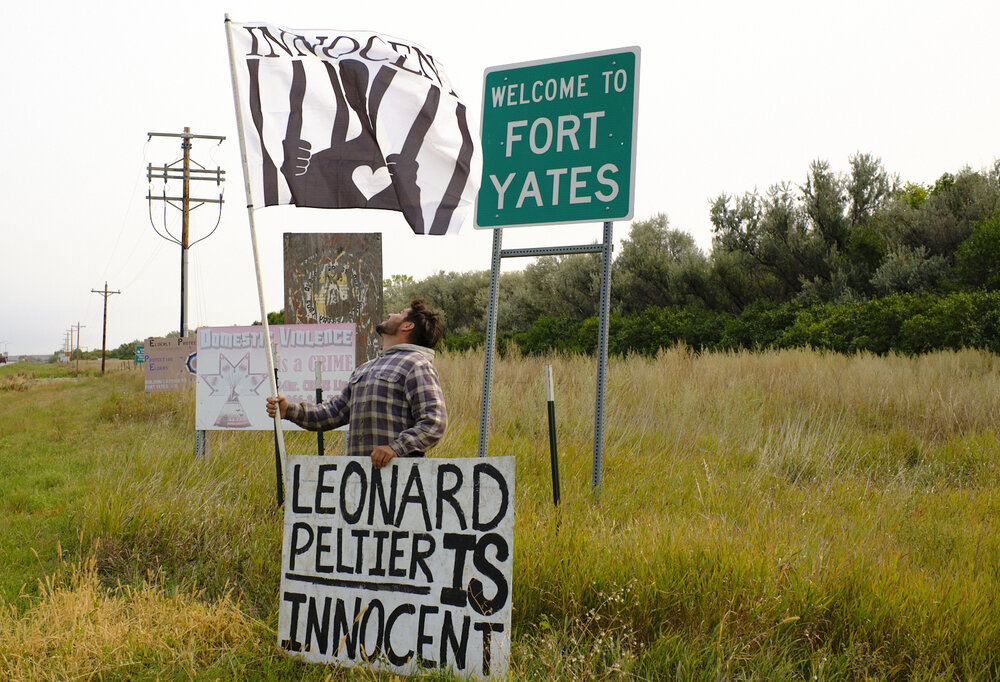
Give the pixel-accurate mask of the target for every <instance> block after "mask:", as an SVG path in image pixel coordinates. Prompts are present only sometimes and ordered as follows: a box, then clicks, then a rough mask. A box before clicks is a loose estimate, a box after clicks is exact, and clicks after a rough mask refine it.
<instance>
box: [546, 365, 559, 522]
mask: <svg viewBox="0 0 1000 682" xmlns="http://www.w3.org/2000/svg"><path fill="white" fill-rule="evenodd" d="M545 383H546V387H547V392H548V398H549V400H548V403H549V459H550V462H551V464H552V502H553V504H555V505H556V506H558V505H559V452H558V449H557V448H556V400H555V394H554V391H553V390H552V365H545Z"/></svg>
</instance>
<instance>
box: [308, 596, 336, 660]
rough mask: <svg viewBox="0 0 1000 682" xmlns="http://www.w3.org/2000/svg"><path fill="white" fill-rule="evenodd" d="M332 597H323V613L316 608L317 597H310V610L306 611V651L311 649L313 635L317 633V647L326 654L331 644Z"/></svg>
mask: <svg viewBox="0 0 1000 682" xmlns="http://www.w3.org/2000/svg"><path fill="white" fill-rule="evenodd" d="M332 601H333V599H332V598H331V597H325V598H324V599H323V615H322V616H320V614H319V612H318V611H317V610H316V598H315V597H309V610H308V612H307V613H306V651H310V650H311V649H310V647H311V646H312V638H313V635H314V634H315V635H316V647H317V648H318V649H319V652H320V653H321V654H323V655H324V656H325V655H326V650H327V648H328V647H329V644H330V603H331V602H332Z"/></svg>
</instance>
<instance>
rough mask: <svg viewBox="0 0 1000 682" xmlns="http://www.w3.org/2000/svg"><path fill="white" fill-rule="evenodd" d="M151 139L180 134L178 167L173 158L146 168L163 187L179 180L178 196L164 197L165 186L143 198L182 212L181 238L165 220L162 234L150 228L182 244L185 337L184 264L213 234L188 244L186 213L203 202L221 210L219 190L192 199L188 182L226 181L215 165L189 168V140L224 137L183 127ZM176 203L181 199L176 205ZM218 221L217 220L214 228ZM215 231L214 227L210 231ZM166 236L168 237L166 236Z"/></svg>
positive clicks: (183, 298)
mask: <svg viewBox="0 0 1000 682" xmlns="http://www.w3.org/2000/svg"><path fill="white" fill-rule="evenodd" d="M148 135H149V137H150V138H153V137H179V138H181V152H182V153H181V158H180V159H179V160H178V161H179V162H180V163H181V167H180V168H177V167H176V164H177V163H178V161H174V162H173V163H171V164H164V165H163V166H157V167H154V166H153V164H148V165H147V167H146V179H147V180H148V181H149V182H150V183H152V181H153V180H154V179H156V180H162V181H163V182H164V186H165V185H166V183H167V182H169V181H170V180H180V181H181V183H182V191H181V196H179V197H170V196H167V193H166V189H164V191H163V194H162V195H161V196H154V195H153V192H152V190H150V192H149V193H148V194H147V195H146V198H147V199H148V200H150V201H153V200H154V199H155V200H157V201H163V202H165V203H169V204H170V205H171V206H173V207H174V208H179V209H180V211H181V235H180V238H178V237H175V236H174V235H172V234H170V232H169V231H168V230H167V226H166V223H165V222H164V225H163V231H164V233H165V234H161V233H160V231H159V230H157V229H156V225H155V223H154V225H153V229H154V230H156V233H157V234H159V235H160V236H161V237H163V238H164V239H166V240H167V241H171V242H173V243H175V244H178V245H180V247H181V326H180V334H181V336H182V337H184V336H187V270H188V268H187V265H188V249H189V248H191V247H192V246H194V244H196V243H198V242H200V241H201V240H202V239H206V238H207V237H209V236H210V235H211V234H212V233H211V232H209V233H208V235H205V236H204V237H202V238H201V239H198V240H195V242H194V244H192V243H191V239H190V229H189V226H190V218H189V214H190V212H191V211H192V210H194V209H195V208H198V207H199V206H201V205H202V204H219V215H220V217H221V214H222V213H221V212H222V193H221V190H220V193H219V198H218V199H201V198H192V196H191V181H192V180H214V181H215V184H216V186H220V187H221V185H222V183H223V182H225V177H223V176H224V175H225V174H226V171H224V170H222V168H220V167H216V168H215V170H212V169H209V168H205V167H204V166H202V165H201V164H200V163H198V162H197V161H194V162H193V163H194V164H195V165H196V166H197V168H192V167H191V164H192V160H191V140H192V139H202V140H217V141H218V142H219V143H221V142H222V141H223V140H225V139H226V138H225V137H223V136H219V135H195V134H194V133H192V132H191V128H189V127H185V128H184V132H183V133H148ZM192 201H193V202H197V203H196V204H195V206H193V207H192V206H191V202H192ZM175 202H180V205H179V206H178V205H177V204H176V203H175ZM150 219H152V214H150ZM218 225H219V223H218V222H216V227H218ZM214 231H215V230H214V229H213V230H212V232H214ZM167 235H169V236H167Z"/></svg>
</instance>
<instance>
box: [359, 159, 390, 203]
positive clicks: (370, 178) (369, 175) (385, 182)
mask: <svg viewBox="0 0 1000 682" xmlns="http://www.w3.org/2000/svg"><path fill="white" fill-rule="evenodd" d="M351 180H353V181H354V186H355V187H357V188H358V191H360V192H361V193H362V194H363V195H365V199H371V198H372V197H373V196H375V195H376V194H378V193H379V192H381V191H382V190H384V189H385V188H386V187H388V186H389V185H391V184H392V176H390V175H389V169H388V168H387V167H386V166H380V167H379V169H378V170H375V171H372V169H371V166H358V167H357V168H355V169H354V172H353V173H351Z"/></svg>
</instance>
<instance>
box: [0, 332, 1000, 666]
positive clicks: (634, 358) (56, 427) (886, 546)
mask: <svg viewBox="0 0 1000 682" xmlns="http://www.w3.org/2000/svg"><path fill="white" fill-rule="evenodd" d="M546 363H550V364H552V365H553V368H554V374H555V379H556V412H557V418H558V427H559V448H560V450H559V451H560V468H561V478H562V500H563V503H562V505H561V507H560V508H555V507H554V506H553V504H552V491H551V477H550V472H549V465H548V461H549V456H548V438H547V432H546V425H547V415H546V410H545V391H544V386H545V382H544V365H545V364H546ZM18 364H22V363H18ZM438 366H439V370H440V373H441V376H442V379H443V382H444V389H445V392H446V395H447V397H448V407H449V414H450V421H451V427H450V430H449V432H448V434H447V436H446V437H445V439H444V441H443V442H442V443H441V445H440V446H439V447H438V449H437V450H436V452H435V455H437V456H441V457H468V456H474V454H475V450H476V442H477V437H478V421H479V394H480V390H481V376H482V367H483V356H482V353H481V352H477V351H467V352H462V353H446V354H443V355H442V356H440V358H439V360H438ZM15 367H16V366H14V367H11V368H3V369H2V370H0V381H7V380H9V379H10V377H11V376H19V375H21V374H23V375H26V378H24V379H23V382H24V384H23V386H21V387H19V388H0V397H3V398H5V407H4V409H3V410H0V515H2V518H3V519H4V523H3V525H2V530H0V556H2V557H3V558H4V570H3V571H2V572H0V679H2V680H46V679H49V680H65V679H104V680H116V679H122V680H125V679H128V680H133V679H140V680H142V679H148V680H153V679H189V678H191V679H233V680H236V679H239V680H243V679H260V680H269V679H304V680H326V679H369V680H375V679H386V680H388V679H392V676H390V675H384V674H375V673H370V672H366V671H344V670H339V669H335V668H328V667H321V666H314V665H304V664H300V663H297V662H295V661H293V660H291V659H288V658H286V657H285V656H283V655H282V654H281V653H280V651H279V650H278V648H277V646H276V642H275V639H276V635H275V631H276V626H277V609H278V600H277V593H278V584H279V561H280V543H281V537H280V533H281V530H280V528H281V525H280V523H281V515H280V511H279V510H278V509H276V507H275V502H274V485H275V482H274V469H273V450H272V447H273V445H272V441H271V436H270V434H266V433H251V434H248V433H213V434H211V440H210V454H209V456H208V457H206V458H204V459H196V458H195V457H194V395H193V392H187V393H174V394H153V395H150V396H147V395H146V394H145V393H144V392H143V386H142V378H141V374H140V373H139V372H121V373H116V374H108V375H106V376H105V377H100V376H99V375H89V374H88V375H83V376H80V377H78V378H72V377H67V378H59V377H44V376H40V375H39V372H41V370H39V369H38V367H39V366H35V365H25V366H23V367H21V368H20V369H19V370H18V372H13V371H11V370H14V369H15ZM47 367H51V366H47ZM595 370H596V368H595V366H594V360H593V358H592V357H587V356H584V355H569V354H564V355H558V356H552V355H549V356H533V355H522V354H521V353H520V352H519V350H518V349H517V348H516V347H515V346H511V347H510V348H509V349H508V352H507V355H506V357H505V358H503V359H502V360H501V361H500V362H499V363H498V365H497V368H496V376H495V384H494V396H493V405H494V411H493V415H492V426H491V434H492V436H491V443H490V453H491V454H497V455H500V454H503V455H514V456H515V457H516V460H517V484H516V498H515V505H516V506H515V508H516V525H515V540H514V546H515V569H514V571H515V575H514V587H513V590H514V592H513V595H514V613H513V625H514V633H513V653H512V662H511V679H515V680H521V679H524V680H528V679H532V680H533V679H565V680H576V679H597V680H602V679H607V680H610V679H636V680H654V679H671V678H676V679H689V680H716V679H758V680H764V679H767V680H776V679H777V680H782V679H783V680H807V679H808V680H814V679H817V680H841V679H857V680H863V679H898V680H904V679H906V680H909V679H943V680H949V679H954V680H968V679H982V680H989V679H997V678H998V677H1000V653H998V652H1000V493H998V490H1000V464H998V462H997V459H996V456H995V453H996V452H997V450H998V446H1000V434H998V427H997V425H998V423H1000V360H998V359H997V357H996V356H995V355H993V354H991V353H989V352H985V351H977V350H955V351H938V352H933V353H928V354H923V355H913V356H911V355H902V354H896V353H893V352H888V353H885V354H883V355H875V354H872V353H868V352H860V353H853V354H836V353H831V352H819V351H814V350H804V349H782V350H769V351H764V352H758V353H752V352H747V351H726V352H701V353H698V352H694V351H693V350H691V349H689V348H687V347H684V346H683V345H681V346H676V347H674V348H673V349H671V350H667V351H661V352H659V353H656V354H650V355H629V356H627V357H619V358H612V360H611V363H610V367H609V378H608V408H607V425H606V444H605V459H604V483H603V487H602V490H601V494H600V498H599V501H598V500H595V498H594V495H593V493H592V490H591V454H592V437H593V407H594V405H593V401H594V380H595V373H596V371H595ZM41 373H42V374H44V372H41ZM43 379H56V380H43ZM0 386H5V384H0ZM339 438H340V436H339V434H338V435H334V436H332V437H330V436H328V438H327V452H328V453H331V454H332V453H337V452H341V451H342V448H343V444H342V442H341V441H340V440H339ZM288 443H289V452H292V453H306V452H313V451H314V449H315V440H314V439H313V438H311V437H310V436H308V435H306V434H302V433H290V434H288ZM428 677H429V678H430V679H441V678H442V677H443V676H442V675H441V674H440V673H428Z"/></svg>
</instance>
